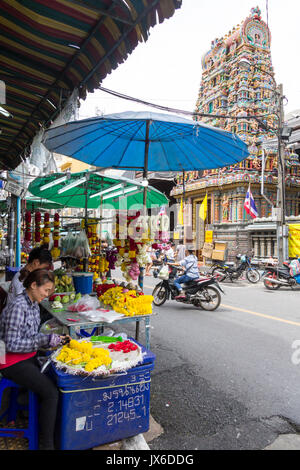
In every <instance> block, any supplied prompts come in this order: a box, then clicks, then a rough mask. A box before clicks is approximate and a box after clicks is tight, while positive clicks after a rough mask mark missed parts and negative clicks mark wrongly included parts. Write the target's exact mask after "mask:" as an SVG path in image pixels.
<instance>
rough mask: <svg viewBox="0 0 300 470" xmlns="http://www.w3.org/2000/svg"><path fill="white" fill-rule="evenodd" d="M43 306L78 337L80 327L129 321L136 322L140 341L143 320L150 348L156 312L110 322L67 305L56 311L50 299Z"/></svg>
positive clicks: (71, 334) (137, 337)
mask: <svg viewBox="0 0 300 470" xmlns="http://www.w3.org/2000/svg"><path fill="white" fill-rule="evenodd" d="M41 304H42V306H43V307H44V308H45V309H46V310H47V311H48V312H49V313H50V314H51V315H52V316H53V317H54V318H55V319H56V320H57V321H58V322H59V323H60V324H61V325H64V326H66V327H67V328H68V330H69V334H70V336H71V338H76V329H78V327H79V328H80V329H88V328H94V327H97V328H103V327H105V326H106V327H108V326H110V327H112V326H114V325H116V324H118V325H119V324H123V323H129V322H132V321H134V322H136V332H135V333H136V334H135V339H136V340H137V341H138V340H139V324H140V322H141V321H144V323H145V338H146V344H145V347H146V349H150V318H151V316H153V315H156V313H155V312H154V313H151V314H150V315H136V316H133V317H132V316H130V317H126V316H124V317H120V319H118V320H114V321H113V322H108V321H98V320H96V321H92V320H89V319H87V318H86V317H85V315H80V313H78V312H70V311H68V310H67V307H66V308H65V309H63V310H60V311H59V312H58V311H55V310H53V309H52V307H51V302H49V301H48V300H43V301H42V302H41ZM70 317H71V318H72V319H73V320H79V321H70V320H68V318H70Z"/></svg>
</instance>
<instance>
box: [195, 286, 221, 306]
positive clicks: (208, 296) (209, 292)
mask: <svg viewBox="0 0 300 470" xmlns="http://www.w3.org/2000/svg"><path fill="white" fill-rule="evenodd" d="M199 294H200V296H201V297H200V298H199V304H200V307H201V308H203V310H209V311H210V312H212V311H213V310H216V309H217V308H218V307H219V305H220V303H221V294H220V292H219V291H218V289H216V288H215V287H211V286H207V287H204V288H203V289H202V290H201V292H199Z"/></svg>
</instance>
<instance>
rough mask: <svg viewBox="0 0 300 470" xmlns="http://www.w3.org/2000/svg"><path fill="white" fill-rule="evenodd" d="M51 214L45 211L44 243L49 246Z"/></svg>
mask: <svg viewBox="0 0 300 470" xmlns="http://www.w3.org/2000/svg"><path fill="white" fill-rule="evenodd" d="M50 231H51V229H50V214H49V212H45V214H44V231H43V245H46V246H47V248H48V246H49V243H50V237H49V235H50Z"/></svg>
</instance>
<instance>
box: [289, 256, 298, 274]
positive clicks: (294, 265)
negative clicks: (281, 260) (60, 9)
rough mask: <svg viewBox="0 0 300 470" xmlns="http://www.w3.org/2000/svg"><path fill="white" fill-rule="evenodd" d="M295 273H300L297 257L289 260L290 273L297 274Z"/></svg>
mask: <svg viewBox="0 0 300 470" xmlns="http://www.w3.org/2000/svg"><path fill="white" fill-rule="evenodd" d="M297 274H300V262H299V260H297V259H293V260H292V261H291V262H290V275H291V276H297Z"/></svg>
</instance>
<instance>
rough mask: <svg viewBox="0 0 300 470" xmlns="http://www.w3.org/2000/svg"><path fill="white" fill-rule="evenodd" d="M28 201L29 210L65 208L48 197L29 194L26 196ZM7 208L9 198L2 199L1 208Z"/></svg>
mask: <svg viewBox="0 0 300 470" xmlns="http://www.w3.org/2000/svg"><path fill="white" fill-rule="evenodd" d="M24 200H25V202H26V209H28V210H36V209H63V206H62V205H61V204H58V203H57V202H53V201H48V200H47V199H44V198H40V197H35V196H32V195H27V196H26V197H25V198H24ZM6 209H7V199H1V200H0V210H6Z"/></svg>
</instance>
